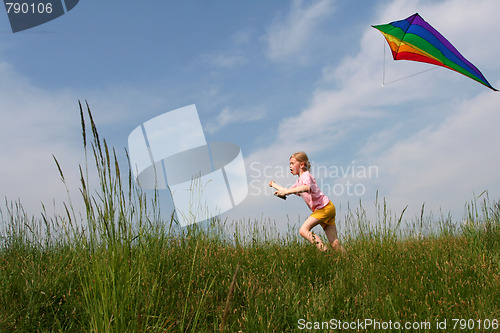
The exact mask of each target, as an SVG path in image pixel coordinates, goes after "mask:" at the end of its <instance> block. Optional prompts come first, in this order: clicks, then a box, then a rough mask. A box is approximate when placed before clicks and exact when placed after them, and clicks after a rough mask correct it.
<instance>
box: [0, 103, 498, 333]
mask: <svg viewBox="0 0 500 333" xmlns="http://www.w3.org/2000/svg"><path fill="white" fill-rule="evenodd" d="M80 115H81V122H82V134H83V146H84V151H85V156H86V162H85V165H84V166H82V167H80V176H81V183H80V192H81V197H80V198H79V200H82V201H83V203H84V207H85V211H84V212H83V213H82V215H80V213H79V212H76V211H75V209H74V208H73V204H72V201H71V198H68V202H67V203H66V204H65V205H64V207H65V208H66V209H65V214H63V215H56V216H48V214H47V213H45V212H44V213H43V214H42V215H41V217H40V218H36V217H29V216H27V214H26V213H25V212H24V211H23V209H22V205H21V204H20V203H19V202H13V203H11V202H6V203H5V205H4V206H5V207H4V208H3V209H2V210H0V213H1V218H2V229H1V231H0V232H1V233H0V237H1V240H0V331H2V332H3V331H5V332H36V331H39V332H52V331H57V332H59V331H64V332H66V331H71V332H72V331H75V332H195V331H196V332H198V331H201V332H218V331H225V332H239V331H243V332H290V331H295V330H297V329H298V328H300V323H304V322H318V323H324V322H327V323H329V322H330V320H331V319H335V320H339V321H342V322H352V321H357V320H364V319H373V320H377V321H380V322H389V321H392V322H396V321H400V322H402V323H403V322H429V323H430V324H432V327H433V328H435V327H436V322H437V321H443V320H444V319H448V320H449V321H451V320H452V319H453V318H463V319H474V320H485V319H489V320H493V319H495V318H496V319H499V317H500V292H499V288H498V286H499V283H500V203H498V202H491V201H490V200H489V198H487V194H486V193H484V194H482V195H480V196H479V197H478V198H474V199H473V200H472V201H471V202H470V203H468V204H467V206H466V208H467V209H466V210H467V214H466V217H465V221H464V222H463V223H462V224H456V223H453V222H452V220H451V217H449V216H441V217H440V218H438V219H432V220H431V219H428V218H426V217H425V216H424V207H422V214H421V216H420V218H417V219H415V220H412V221H410V223H409V224H408V225H406V226H403V224H404V223H405V222H404V221H405V220H404V219H403V214H404V211H403V212H402V213H400V214H392V213H391V212H390V211H389V209H388V208H387V204H386V202H385V200H381V201H379V200H378V199H377V200H376V202H375V207H376V211H377V214H376V217H375V220H370V219H369V218H368V217H367V214H366V210H365V209H364V208H363V206H362V205H361V204H360V205H359V207H356V208H354V209H349V211H348V214H347V215H346V216H345V217H344V221H342V222H343V224H344V225H345V230H343V232H342V241H343V244H344V246H345V248H346V249H347V253H346V254H329V255H325V254H323V253H320V252H319V251H317V250H316V248H315V247H314V246H311V245H310V244H309V243H308V242H306V241H304V240H302V239H301V238H300V237H298V233H297V232H293V231H294V230H291V231H292V232H290V233H287V234H284V235H283V234H281V235H280V234H277V233H276V232H274V231H273V228H272V225H270V223H269V221H267V220H265V219H262V220H260V221H245V220H243V221H239V222H235V221H220V220H218V219H212V220H210V221H208V223H207V224H206V226H205V227H201V226H200V224H198V225H192V226H190V227H188V228H185V229H183V230H182V232H177V231H176V232H174V231H173V230H177V229H176V228H175V226H176V221H175V218H174V217H173V216H172V217H170V218H169V219H167V220H162V219H161V214H160V213H159V211H158V202H157V199H156V198H157V197H156V196H155V195H154V194H153V195H152V197H148V196H147V195H146V194H145V193H143V192H142V191H141V190H140V188H137V187H136V186H135V185H134V182H133V179H132V175H131V173H130V171H129V172H128V173H127V174H126V175H123V174H122V173H121V171H120V167H119V165H118V159H117V156H116V152H115V151H114V149H110V148H109V147H108V145H107V143H106V141H105V140H103V139H101V138H100V137H99V134H98V132H97V129H96V126H95V123H94V120H93V119H92V114H91V111H90V108H89V106H88V105H86V112H84V111H83V108H82V106H81V105H80ZM86 119H88V120H86ZM87 123H89V124H90V125H87ZM87 127H89V128H90V131H89V133H91V134H90V135H87ZM88 157H90V158H89V160H87V158H88ZM90 161H91V162H90ZM56 167H58V168H59V172H60V175H61V179H62V181H63V182H65V177H64V173H63V171H62V169H63V168H62V167H61V166H60V165H59V163H57V159H56ZM90 167H95V168H96V172H97V175H98V177H97V180H98V182H97V183H93V180H92V179H90V178H89V176H88V175H89V174H90V172H89V169H90ZM73 199H74V198H73ZM431 225H432V226H434V228H432V227H431ZM435 226H437V228H436V227H435ZM228 230H231V232H233V233H234V234H231V235H229V236H228V235H227V233H228ZM295 231H296V230H295ZM448 325H451V322H449V324H448ZM476 325H477V322H476ZM448 328H450V326H448Z"/></svg>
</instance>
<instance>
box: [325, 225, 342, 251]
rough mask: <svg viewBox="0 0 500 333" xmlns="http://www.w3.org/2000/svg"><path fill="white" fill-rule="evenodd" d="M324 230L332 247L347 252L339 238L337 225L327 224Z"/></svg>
mask: <svg viewBox="0 0 500 333" xmlns="http://www.w3.org/2000/svg"><path fill="white" fill-rule="evenodd" d="M323 230H324V231H325V234H326V237H327V238H328V243H330V245H331V246H332V248H333V249H334V250H335V251H339V252H345V249H344V248H343V247H342V245H341V244H340V241H339V239H338V238H337V227H336V226H334V225H325V226H323Z"/></svg>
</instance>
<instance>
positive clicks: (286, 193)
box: [274, 189, 288, 197]
mask: <svg viewBox="0 0 500 333" xmlns="http://www.w3.org/2000/svg"><path fill="white" fill-rule="evenodd" d="M274 195H276V196H278V197H286V196H287V195H288V192H287V191H286V189H283V190H282V189H280V190H278V191H276V192H274Z"/></svg>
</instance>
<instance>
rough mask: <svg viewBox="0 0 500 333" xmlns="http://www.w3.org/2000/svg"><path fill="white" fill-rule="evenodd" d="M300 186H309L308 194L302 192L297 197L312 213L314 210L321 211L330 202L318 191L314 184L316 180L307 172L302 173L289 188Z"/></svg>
mask: <svg viewBox="0 0 500 333" xmlns="http://www.w3.org/2000/svg"><path fill="white" fill-rule="evenodd" d="M301 185H309V188H310V190H309V192H302V193H298V194H297V195H300V196H301V197H302V199H304V201H305V202H306V204H307V206H308V207H309V209H311V211H313V212H314V211H315V210H316V209H321V208H323V207H325V206H326V205H328V203H329V202H330V199H328V197H327V196H326V195H324V194H323V192H321V191H320V189H319V187H318V184H317V183H316V179H314V177H313V176H312V175H311V173H310V172H309V171H304V172H303V173H302V175H300V177H299V179H298V180H297V181H296V182H295V184H293V185H292V187H290V188H294V187H298V186H301Z"/></svg>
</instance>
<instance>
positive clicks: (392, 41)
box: [372, 13, 498, 91]
mask: <svg viewBox="0 0 500 333" xmlns="http://www.w3.org/2000/svg"><path fill="white" fill-rule="evenodd" d="M372 27H373V28H375V29H377V30H379V31H380V32H381V33H382V34H383V35H384V37H385V39H386V40H387V43H388V44H389V46H390V48H391V51H392V57H393V58H394V60H411V61H419V62H426V63H429V64H433V65H437V66H442V67H445V68H448V69H451V70H454V71H456V72H458V73H461V74H463V75H465V76H468V77H469V78H471V79H473V80H476V81H477V82H479V83H481V84H483V85H485V86H486V87H488V88H490V89H492V90H494V91H498V90H497V89H495V88H493V87H492V86H491V84H489V82H488V81H487V80H486V78H485V77H484V76H483V74H482V73H481V72H480V71H479V69H477V68H476V66H474V65H473V64H471V63H470V62H469V61H468V60H467V59H465V58H464V57H463V56H462V55H461V54H460V52H458V51H457V49H456V48H455V47H454V46H453V45H451V43H450V42H449V41H448V40H447V39H446V38H444V37H443V35H441V34H440V33H439V32H438V31H437V30H436V29H434V28H433V27H432V26H431V25H430V24H429V23H427V22H426V21H424V19H423V18H422V17H421V16H420V15H419V14H418V13H415V14H413V15H412V16H410V17H408V18H407V19H404V20H401V21H394V22H391V23H389V24H380V25H372Z"/></svg>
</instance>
